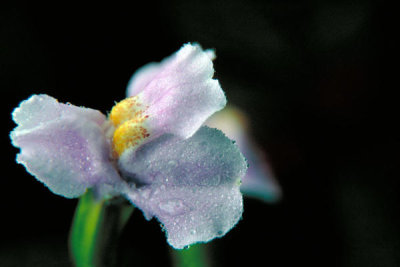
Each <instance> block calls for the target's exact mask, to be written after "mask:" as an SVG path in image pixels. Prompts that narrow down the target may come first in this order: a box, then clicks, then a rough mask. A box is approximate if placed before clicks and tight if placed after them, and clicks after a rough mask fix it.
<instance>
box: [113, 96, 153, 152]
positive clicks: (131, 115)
mask: <svg viewBox="0 0 400 267" xmlns="http://www.w3.org/2000/svg"><path fill="white" fill-rule="evenodd" d="M145 108H146V107H145V106H143V105H142V104H141V103H140V101H139V99H138V97H137V96H135V97H130V98H126V99H124V100H122V101H121V102H119V103H117V104H116V105H115V106H114V107H113V108H112V110H111V112H110V115H109V118H110V120H111V122H112V123H113V124H114V126H115V131H114V134H113V140H112V143H113V149H114V152H115V153H116V154H117V155H118V156H121V154H122V153H123V152H124V151H125V150H126V149H128V148H131V147H135V146H138V145H139V144H141V143H142V142H143V141H144V139H145V138H147V137H148V136H149V135H150V134H149V132H148V129H146V127H145V124H144V122H145V120H146V119H147V118H148V115H145V114H144V111H145Z"/></svg>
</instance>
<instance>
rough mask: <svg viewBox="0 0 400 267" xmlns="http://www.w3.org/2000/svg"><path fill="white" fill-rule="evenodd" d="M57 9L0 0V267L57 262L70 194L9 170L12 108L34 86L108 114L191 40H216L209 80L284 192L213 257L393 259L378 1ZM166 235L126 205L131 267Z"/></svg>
mask: <svg viewBox="0 0 400 267" xmlns="http://www.w3.org/2000/svg"><path fill="white" fill-rule="evenodd" d="M55 2H56V1H54V2H53V3H52V4H50V3H46V4H40V3H37V2H36V1H30V2H29V3H22V2H18V1H15V2H2V3H1V4H0V90H1V93H2V97H1V99H2V105H1V119H2V120H1V122H2V131H1V145H2V153H3V156H4V157H3V160H2V169H3V170H4V169H5V170H6V171H5V172H3V175H2V178H1V179H0V188H1V194H0V200H1V210H0V214H1V215H0V216H1V217H0V218H1V219H0V221H1V228H0V266H59V267H61V266H69V265H70V263H69V259H68V251H67V238H68V231H69V226H70V223H71V219H72V215H73V212H74V208H75V205H76V203H77V201H76V200H68V199H64V198H62V197H59V196H56V195H53V194H52V193H51V192H50V191H48V190H47V189H46V188H45V187H44V186H43V185H41V184H40V183H39V182H37V181H36V180H35V179H34V178H33V177H31V176H30V175H29V174H28V173H26V172H25V170H24V168H23V166H21V165H17V164H16V163H15V161H14V158H15V155H16V153H17V152H18V150H17V149H16V148H14V147H12V146H11V145H10V142H9V137H8V133H9V131H11V130H12V129H13V127H14V126H15V125H14V124H13V122H12V121H11V117H10V113H11V111H12V110H13V108H14V107H16V106H17V105H18V103H19V102H20V101H21V100H23V99H26V98H27V97H29V96H30V95H31V94H33V93H46V94H49V95H51V96H53V97H56V98H58V99H59V100H60V101H61V102H71V103H73V104H75V105H84V106H87V107H91V108H95V109H99V110H101V111H103V112H107V111H109V110H110V108H111V107H112V105H113V104H114V101H118V100H121V99H123V98H124V94H125V87H126V84H127V81H128V79H129V78H130V76H131V74H132V73H133V72H134V71H135V70H136V69H137V68H138V67H140V66H142V65H144V64H146V63H148V62H150V61H159V60H161V59H162V58H164V57H165V56H167V55H170V54H171V53H173V52H174V51H176V50H178V49H179V48H180V47H181V45H182V44H183V43H185V42H188V41H197V42H199V43H200V44H201V45H202V46H203V47H204V48H215V49H216V52H217V60H216V61H215V69H216V76H217V78H218V79H219V80H220V82H221V84H222V87H223V89H224V90H225V92H226V95H227V97H228V101H229V103H232V104H234V105H236V106H238V107H240V108H242V109H244V110H245V111H246V112H247V113H248V114H249V116H250V118H251V126H252V127H253V132H254V136H255V139H256V140H257V141H258V143H259V144H260V147H261V148H262V149H264V150H265V151H266V152H267V153H268V155H269V158H270V162H271V165H272V167H273V169H274V171H275V173H276V176H277V178H278V180H279V182H280V184H281V185H282V188H283V193H284V198H283V200H282V201H281V202H280V203H278V204H276V205H266V204H263V203H260V202H258V201H256V200H251V199H246V200H245V212H244V215H243V220H242V221H240V223H239V224H238V225H237V227H235V228H234V229H233V230H232V231H231V232H229V233H228V234H227V235H226V236H225V237H224V238H222V239H220V240H216V241H214V242H213V243H212V247H213V254H212V256H213V259H212V261H213V262H214V263H215V265H216V266H271V267H272V266H349V267H354V266H363V267H365V266H400V256H399V254H400V239H399V236H400V233H399V222H400V220H399V213H398V209H397V208H398V202H399V201H398V200H399V197H398V189H399V181H398V171H397V166H398V160H399V156H398V151H399V139H398V135H397V133H395V131H394V129H395V125H396V124H398V117H397V115H395V114H396V113H395V111H396V106H397V99H396V98H393V97H390V96H389V95H388V94H387V89H388V88H391V87H392V88H393V86H392V85H391V84H390V82H389V80H390V79H389V78H390V77H392V75H394V74H395V73H394V69H393V68H392V67H390V65H389V64H388V62H390V61H391V53H390V52H389V46H390V44H391V41H390V37H391V34H393V32H391V31H390V29H389V26H390V23H389V17H388V14H386V12H387V11H389V10H390V9H391V8H390V7H389V6H387V5H386V4H384V2H382V1H372V0H370V1H339V2H338V1H335V2H333V1H317V0H315V1H282V0H279V1H278V0H273V1H272V0H267V1H261V0H260V1H245V0H232V1H200V0H197V1H195V0H173V1H165V2H162V3H161V2H154V1H151V3H148V4H143V3H141V4H140V5H139V4H137V3H135V2H133V1H131V3H130V4H117V3H114V2H109V3H106V4H101V3H100V2H95V3H93V4H82V3H72V2H70V1H68V2H66V3H65V4H60V3H57V4H55ZM149 2H150V1H149ZM397 68H398V67H397ZM163 235H164V234H163V233H162V232H161V231H160V228H159V226H158V224H157V223H156V222H155V221H152V222H150V223H149V222H147V221H145V220H144V218H143V216H142V214H141V212H136V213H135V214H134V216H133V217H132V219H131V221H130V222H129V224H128V228H127V229H126V231H125V232H124V234H123V238H122V240H121V242H122V244H123V246H121V251H122V253H123V254H124V255H125V256H127V261H128V263H130V264H131V266H168V264H169V261H170V258H169V255H168V245H167V244H166V242H165V238H164V236H163Z"/></svg>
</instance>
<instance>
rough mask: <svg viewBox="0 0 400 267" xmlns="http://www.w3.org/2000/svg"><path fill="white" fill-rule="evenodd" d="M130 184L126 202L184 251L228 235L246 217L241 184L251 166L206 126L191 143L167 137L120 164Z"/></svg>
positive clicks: (133, 153)
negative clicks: (159, 226)
mask: <svg viewBox="0 0 400 267" xmlns="http://www.w3.org/2000/svg"><path fill="white" fill-rule="evenodd" d="M119 166H120V169H121V170H122V172H123V175H124V177H125V178H126V179H127V180H128V181H129V180H130V181H131V182H132V184H135V185H136V186H132V188H131V189H130V190H128V191H127V192H126V195H127V197H128V199H130V200H131V201H132V203H133V204H134V205H136V206H137V207H139V208H140V209H141V210H142V211H143V213H144V214H145V217H146V218H147V219H149V220H150V219H151V218H152V217H153V216H155V217H157V219H158V220H159V221H160V222H161V223H162V224H163V226H164V229H165V230H166V234H167V239H168V242H169V243H170V244H171V246H173V247H175V248H178V249H181V248H184V247H185V246H188V245H190V244H193V243H197V242H207V241H210V240H212V239H214V238H216V237H220V236H223V235H225V234H226V233H227V232H228V231H229V230H230V229H231V228H232V227H233V226H234V225H235V224H236V223H237V222H238V220H239V219H240V218H241V215H242V212H243V204H242V195H241V193H240V188H239V187H240V179H241V178H242V177H243V176H244V175H245V172H246V169H247V164H246V160H245V159H244V157H243V156H242V154H241V153H240V151H239V149H238V148H237V146H236V145H234V144H233V142H232V141H231V140H229V139H228V138H227V137H226V136H225V135H224V134H223V133H222V132H221V131H219V130H217V129H210V128H208V127H202V128H200V129H199V131H197V132H196V133H195V134H194V135H193V136H192V137H191V138H189V139H184V140H182V139H180V138H177V137H176V136H173V135H163V136H161V137H160V138H158V139H156V140H154V141H152V142H149V143H147V144H145V145H143V146H142V147H140V148H138V149H137V150H136V151H135V152H132V153H124V154H123V155H122V157H121V158H120V160H119Z"/></svg>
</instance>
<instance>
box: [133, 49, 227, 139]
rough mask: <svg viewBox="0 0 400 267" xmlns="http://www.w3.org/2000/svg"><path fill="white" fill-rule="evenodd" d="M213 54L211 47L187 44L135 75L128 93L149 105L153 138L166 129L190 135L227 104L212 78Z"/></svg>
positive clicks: (182, 134)
mask: <svg viewBox="0 0 400 267" xmlns="http://www.w3.org/2000/svg"><path fill="white" fill-rule="evenodd" d="M213 57H214V54H213V52H212V51H211V50H206V51H203V50H202V49H201V47H200V46H199V45H198V44H193V45H192V44H186V45H184V46H183V47H182V48H181V49H180V50H179V51H178V52H177V53H175V54H173V55H172V56H170V57H168V58H166V59H164V60H163V61H162V62H161V63H159V64H157V63H151V64H149V65H146V66H144V67H143V68H142V69H140V70H138V72H137V73H136V74H134V75H133V77H132V79H131V81H130V82H129V85H128V89H127V95H128V96H137V97H138V99H139V100H140V101H141V102H143V105H144V106H146V107H147V109H146V114H147V115H149V117H148V119H147V121H146V124H147V125H148V127H149V131H150V134H151V136H152V137H151V139H152V138H155V137H158V136H160V135H162V134H164V133H173V134H176V135H179V136H181V137H184V138H187V137H190V136H191V135H193V134H194V132H195V131H196V130H197V129H198V128H199V127H200V126H201V125H202V123H203V122H204V121H205V120H206V119H207V118H208V117H209V116H210V115H212V114H213V113H214V112H216V111H218V110H220V109H222V108H223V107H224V106H225V104H226V98H225V95H224V92H223V91H222V89H221V86H220V84H219V82H218V81H217V80H215V79H212V77H213V74H214V68H213V64H212V59H213ZM149 140H150V139H149Z"/></svg>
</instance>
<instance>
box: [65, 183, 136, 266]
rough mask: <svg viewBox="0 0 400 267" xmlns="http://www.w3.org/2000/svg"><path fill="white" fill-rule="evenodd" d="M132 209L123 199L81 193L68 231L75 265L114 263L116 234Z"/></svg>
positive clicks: (111, 264)
mask: <svg viewBox="0 0 400 267" xmlns="http://www.w3.org/2000/svg"><path fill="white" fill-rule="evenodd" d="M133 209H134V208H133V206H132V205H130V204H126V203H125V202H124V201H123V200H122V199H111V200H104V199H101V200H98V199H96V198H95V196H94V194H93V192H92V191H88V192H87V193H86V194H84V195H83V196H82V197H81V199H80V200H79V203H78V206H77V208H76V211H75V216H74V219H73V223H72V227H71V233H70V243H69V245H70V253H71V257H72V259H73V262H74V265H75V266H76V267H102V266H114V265H115V263H116V258H115V254H116V253H115V252H116V247H117V242H118V237H119V234H120V233H121V231H122V229H123V227H124V225H125V224H126V222H127V221H128V219H129V217H130V215H131V214H132V212H133Z"/></svg>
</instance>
